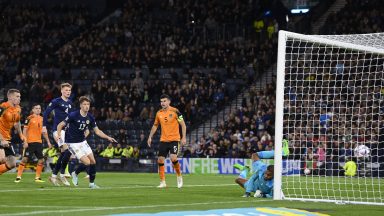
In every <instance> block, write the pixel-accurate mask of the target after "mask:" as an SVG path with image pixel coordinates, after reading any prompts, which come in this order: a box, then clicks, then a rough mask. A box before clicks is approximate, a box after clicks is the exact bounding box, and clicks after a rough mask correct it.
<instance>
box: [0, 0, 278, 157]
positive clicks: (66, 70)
mask: <svg viewBox="0 0 384 216" xmlns="http://www.w3.org/2000/svg"><path fill="white" fill-rule="evenodd" d="M260 10H261V8H260V6H259V5H258V4H256V2H253V1H250V2H245V1H244V2H239V1H227V2H222V1H216V0H215V1H176V2H173V1H169V2H164V4H162V5H158V4H156V3H155V2H151V1H129V2H128V3H126V5H125V6H124V7H123V8H122V10H117V11H116V12H115V13H114V14H112V15H111V16H109V17H107V18H106V19H104V20H103V21H102V22H100V23H98V24H96V19H95V18H94V17H93V16H92V15H91V14H90V12H89V9H88V8H86V7H85V6H84V7H83V6H73V7H68V6H57V7H53V8H52V10H47V9H45V8H44V7H40V6H39V5H33V4H30V5H29V4H27V5H24V6H20V5H17V4H15V5H13V4H12V3H11V4H9V5H8V6H7V7H5V9H4V12H5V14H8V15H9V16H6V17H7V19H6V20H3V21H4V23H5V26H6V28H4V31H3V33H2V35H1V38H2V39H3V40H2V44H1V47H2V52H1V58H0V59H1V70H2V74H3V76H2V77H1V79H0V83H1V84H2V86H6V88H9V87H15V88H17V89H20V90H21V93H22V97H23V98H28V101H26V100H24V103H23V105H24V107H29V106H30V105H32V104H34V103H39V104H42V105H43V106H46V105H47V104H48V103H49V102H50V101H51V100H52V99H53V98H55V97H57V96H59V95H60V88H59V85H60V82H62V81H70V82H71V83H73V84H74V85H73V89H72V96H71V98H72V99H73V101H76V98H78V97H79V96H81V95H87V96H89V97H90V98H91V99H92V100H93V104H92V106H93V107H92V110H91V112H92V114H93V115H94V116H95V117H96V120H97V121H98V122H99V124H100V127H101V128H102V127H105V128H108V132H111V133H112V134H115V135H116V136H118V137H119V142H120V143H121V144H122V145H123V148H124V147H125V146H132V148H135V147H139V148H140V150H143V151H142V152H144V153H145V152H146V150H145V147H144V145H141V144H140V137H141V136H142V135H145V136H146V135H147V132H148V129H149V125H150V123H151V121H152V120H153V118H154V115H155V113H156V111H157V109H158V97H159V95H160V94H161V93H167V94H169V95H170V96H171V97H172V98H173V101H172V105H173V106H175V107H177V108H178V109H179V110H180V111H181V112H182V113H183V114H184V116H185V119H187V121H188V123H189V126H191V125H196V124H198V123H199V122H201V121H202V120H204V119H207V118H209V116H210V115H211V114H213V113H214V112H216V110H218V109H220V107H222V106H223V105H224V104H225V103H226V102H227V101H228V99H229V98H230V97H231V96H234V94H235V93H236V91H238V90H239V89H240V88H241V85H243V84H244V83H245V84H247V83H248V84H250V83H252V81H253V80H255V79H257V77H258V74H260V73H262V71H264V70H265V68H266V67H267V66H268V65H270V64H271V63H272V62H273V59H274V56H275V53H274V52H271V51H270V50H275V49H273V47H274V46H275V45H276V38H275V37H272V35H273V34H274V33H275V32H276V31H277V28H278V25H277V23H276V21H275V20H274V19H273V17H266V18H265V19H264V20H262V21H260V15H258V14H260V13H256V12H257V11H259V12H260ZM26 11H27V12H26ZM12 14H18V15H17V16H11V15H12ZM161 18H164V19H161ZM255 19H259V23H260V22H262V23H263V25H262V26H261V27H260V26H259V27H257V31H255V28H254V27H253V26H252V25H253V22H254V21H255ZM23 20H24V21H26V22H24V21H23ZM264 21H265V26H264ZM23 23H28V24H27V25H22V24H23ZM237 23H243V24H242V25H239V24H237ZM267 27H268V29H269V34H268V35H269V37H259V36H260V34H262V33H265V32H267ZM249 29H250V30H251V31H249ZM17 32H22V33H23V34H19V35H21V36H20V38H19V37H10V35H13V34H16V33H17ZM244 32H247V33H244ZM261 32H262V33H261ZM255 34H256V36H257V37H259V38H266V40H261V39H260V40H254V37H255ZM72 39H73V40H72ZM45 41H46V42H45ZM43 42H44V43H43ZM3 72H4V73H3ZM58 80H60V81H58ZM228 80H242V82H240V84H236V85H235V86H234V85H233V84H229V83H227V81H228ZM52 81H53V82H52ZM23 111H24V113H27V112H28V110H27V109H23ZM111 125H112V126H111ZM137 125H139V126H137ZM90 139H91V141H93V142H94V144H93V147H94V148H96V146H97V143H98V142H99V141H100V140H97V139H94V138H93V137H92V136H91V137H90ZM101 145H102V146H100V147H99V148H102V149H103V151H104V147H105V149H108V147H107V146H108V143H104V142H102V143H101ZM114 147H116V146H114ZM155 148H156V145H155ZM148 154H149V155H151V154H152V153H151V151H149V153H148ZM101 155H102V156H104V154H101ZM142 155H143V154H142Z"/></svg>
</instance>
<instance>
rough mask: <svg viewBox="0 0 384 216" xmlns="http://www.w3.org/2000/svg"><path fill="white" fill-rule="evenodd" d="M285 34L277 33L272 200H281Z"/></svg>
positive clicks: (282, 32) (283, 32)
mask: <svg viewBox="0 0 384 216" xmlns="http://www.w3.org/2000/svg"><path fill="white" fill-rule="evenodd" d="M285 39H286V32H285V31H279V43H278V53H277V77H276V116H275V125H276V126H275V159H274V164H275V167H274V177H273V181H274V182H273V199H274V200H281V199H283V193H282V190H281V184H282V171H283V159H282V155H283V154H282V141H283V117H284V113H283V112H284V79H285V78H284V76H285V71H284V70H285V50H286V43H285Z"/></svg>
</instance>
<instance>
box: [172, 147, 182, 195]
mask: <svg viewBox="0 0 384 216" xmlns="http://www.w3.org/2000/svg"><path fill="white" fill-rule="evenodd" d="M170 144H171V148H170V150H169V152H170V156H169V157H170V159H171V161H172V166H173V169H175V172H176V176H177V187H178V188H181V187H183V177H182V176H181V170H180V163H179V160H178V159H177V153H178V151H179V147H180V144H179V142H171V143H170Z"/></svg>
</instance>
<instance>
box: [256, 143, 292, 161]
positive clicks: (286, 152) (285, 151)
mask: <svg viewBox="0 0 384 216" xmlns="http://www.w3.org/2000/svg"><path fill="white" fill-rule="evenodd" d="M282 151H283V152H282V154H283V157H286V156H288V155H289V145H288V140H286V139H283V142H282ZM257 154H258V156H259V158H261V159H270V158H274V156H275V151H274V150H272V151H259V152H257Z"/></svg>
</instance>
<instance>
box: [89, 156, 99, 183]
mask: <svg viewBox="0 0 384 216" xmlns="http://www.w3.org/2000/svg"><path fill="white" fill-rule="evenodd" d="M88 159H89V161H90V164H89V188H92V189H97V188H99V186H97V185H96V184H95V179H96V159H95V157H94V155H93V153H92V150H91V153H90V154H88Z"/></svg>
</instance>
